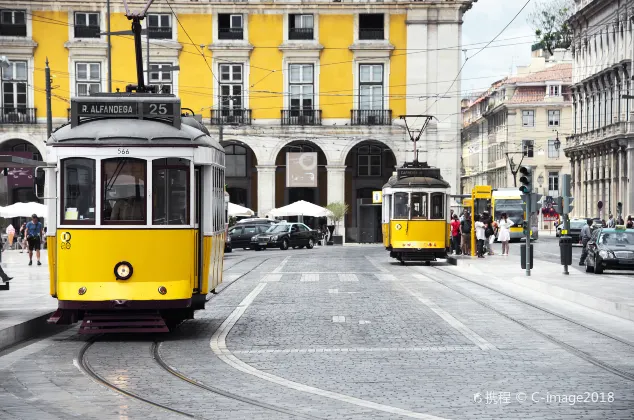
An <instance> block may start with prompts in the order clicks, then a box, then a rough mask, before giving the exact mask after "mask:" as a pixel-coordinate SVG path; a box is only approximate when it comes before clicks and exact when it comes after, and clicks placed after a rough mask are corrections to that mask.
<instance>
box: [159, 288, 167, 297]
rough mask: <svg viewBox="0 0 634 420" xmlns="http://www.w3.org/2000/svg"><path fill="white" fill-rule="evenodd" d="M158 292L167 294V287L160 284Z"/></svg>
mask: <svg viewBox="0 0 634 420" xmlns="http://www.w3.org/2000/svg"><path fill="white" fill-rule="evenodd" d="M158 292H159V293H160V294H162V295H164V294H167V288H166V287H165V286H160V287H159V288H158Z"/></svg>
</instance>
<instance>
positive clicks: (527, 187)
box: [520, 166, 533, 194]
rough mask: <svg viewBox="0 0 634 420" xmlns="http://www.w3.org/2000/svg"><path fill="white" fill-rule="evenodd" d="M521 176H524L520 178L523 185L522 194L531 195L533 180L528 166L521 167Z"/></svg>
mask: <svg viewBox="0 0 634 420" xmlns="http://www.w3.org/2000/svg"><path fill="white" fill-rule="evenodd" d="M520 174H522V176H521V177H520V182H521V183H522V186H521V187H520V191H521V192H522V194H530V193H531V189H532V183H533V180H532V179H531V177H532V174H531V170H530V168H529V167H527V166H522V167H520Z"/></svg>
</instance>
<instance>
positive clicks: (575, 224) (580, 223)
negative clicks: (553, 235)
mask: <svg viewBox="0 0 634 420" xmlns="http://www.w3.org/2000/svg"><path fill="white" fill-rule="evenodd" d="M587 224H588V221H587V219H571V220H570V229H568V236H570V237H571V238H572V242H573V243H577V242H579V240H580V239H581V228H582V227H584V226H585V225H587ZM563 228H564V224H563V223H560V224H559V225H557V237H558V238H559V237H560V236H561V230H562V229H563Z"/></svg>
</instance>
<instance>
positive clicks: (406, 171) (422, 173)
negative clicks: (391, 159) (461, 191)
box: [396, 168, 440, 179]
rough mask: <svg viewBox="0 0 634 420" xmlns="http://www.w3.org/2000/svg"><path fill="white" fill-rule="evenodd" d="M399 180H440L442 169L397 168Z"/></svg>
mask: <svg viewBox="0 0 634 420" xmlns="http://www.w3.org/2000/svg"><path fill="white" fill-rule="evenodd" d="M396 174H397V177H398V179H403V178H413V177H428V178H436V179H440V169H438V168H397V169H396Z"/></svg>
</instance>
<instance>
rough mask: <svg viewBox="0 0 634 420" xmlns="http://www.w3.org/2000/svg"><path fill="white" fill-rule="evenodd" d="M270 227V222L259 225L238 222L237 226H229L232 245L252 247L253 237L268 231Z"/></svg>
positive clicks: (245, 247)
mask: <svg viewBox="0 0 634 420" xmlns="http://www.w3.org/2000/svg"><path fill="white" fill-rule="evenodd" d="M268 228H269V225H268V224H259V225H258V224H250V223H249V224H247V223H237V224H236V225H235V226H232V227H231V228H229V236H230V237H231V247H232V248H243V249H249V248H250V247H251V238H252V237H253V236H255V235H257V234H258V233H263V232H266V230H267V229H268Z"/></svg>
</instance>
